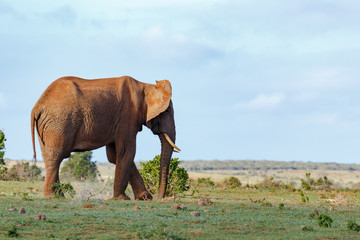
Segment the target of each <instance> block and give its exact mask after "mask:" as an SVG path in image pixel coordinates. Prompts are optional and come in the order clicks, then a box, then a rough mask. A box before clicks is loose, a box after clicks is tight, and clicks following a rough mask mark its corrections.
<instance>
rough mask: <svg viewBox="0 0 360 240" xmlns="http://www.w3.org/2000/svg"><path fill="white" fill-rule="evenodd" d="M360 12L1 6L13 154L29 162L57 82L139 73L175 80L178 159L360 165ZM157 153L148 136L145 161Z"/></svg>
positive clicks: (2, 103)
mask: <svg viewBox="0 0 360 240" xmlns="http://www.w3.org/2000/svg"><path fill="white" fill-rule="evenodd" d="M359 12H360V2H359V1H331V0H327V1H324V0H318V1H307V0H301V1H300V0H299V1H297V0H295V1H287V0H275V1H265V0H263V1H261V0H255V1H254V0H233V1H224V0H208V1H205V0H197V1H193V0H191V1H190V0H182V1H180V0H179V1H178V0H175V1H163V0H154V1H145V0H143V1H111V0H105V1H89V0H79V1H70V0H62V1H40V0H35V1H26V0H23V1H20V0H16V1H13V0H11V1H10V0H7V1H6V0H0V84H1V88H0V112H1V115H0V129H2V130H3V131H4V132H5V134H6V137H7V142H6V155H5V156H6V157H8V158H11V159H31V157H32V146H31V135H30V111H31V109H32V107H33V105H34V104H35V102H36V101H37V99H38V98H39V97H40V95H41V93H42V92H43V91H44V90H45V88H46V87H47V86H48V85H49V84H50V83H51V82H52V81H54V80H56V79H57V78H59V77H62V76H68V75H72V76H78V77H83V78H105V77H115V76H122V75H130V76H132V77H134V78H136V79H138V80H140V81H143V82H148V83H155V80H162V79H168V80H170V82H171V84H172V87H173V102H174V108H175V117H176V124H177V145H178V146H179V147H180V148H181V149H182V152H181V153H180V154H176V157H179V158H180V159H181V160H195V159H205V160H213V159H218V160H225V159H226V160H227V159H234V160H237V159H256V160H263V159H266V160H285V161H291V160H296V161H313V162H326V161H330V162H340V163H356V162H358V161H359V156H360V154H359V149H360V148H359V146H360V139H359V136H360V121H359V119H360V94H359V90H360V79H359V76H360V68H359V63H360V28H359V26H360V17H359ZM36 145H37V151H38V153H40V149H39V147H38V146H39V144H38V142H36ZM159 153H160V144H159V140H158V138H157V137H156V136H154V135H152V133H151V132H150V130H148V129H146V128H145V129H144V130H143V131H142V132H141V133H139V134H138V145H137V154H136V157H135V158H136V160H148V159H151V158H153V156H154V155H155V154H159ZM94 160H97V161H106V154H105V151H104V150H103V149H100V150H97V151H95V153H94Z"/></svg>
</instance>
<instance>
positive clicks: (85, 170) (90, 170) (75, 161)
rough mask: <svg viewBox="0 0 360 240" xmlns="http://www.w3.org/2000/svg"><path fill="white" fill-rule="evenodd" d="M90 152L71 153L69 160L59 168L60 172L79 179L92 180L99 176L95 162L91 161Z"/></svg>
mask: <svg viewBox="0 0 360 240" xmlns="http://www.w3.org/2000/svg"><path fill="white" fill-rule="evenodd" d="M91 158H92V152H91V151H87V152H76V153H73V154H71V156H70V157H69V160H68V161H66V162H65V163H64V166H63V167H62V168H61V174H62V175H63V176H64V177H67V178H75V179H76V180H79V181H85V180H90V181H94V180H96V179H97V177H98V176H100V173H99V170H98V169H97V166H96V162H93V161H91Z"/></svg>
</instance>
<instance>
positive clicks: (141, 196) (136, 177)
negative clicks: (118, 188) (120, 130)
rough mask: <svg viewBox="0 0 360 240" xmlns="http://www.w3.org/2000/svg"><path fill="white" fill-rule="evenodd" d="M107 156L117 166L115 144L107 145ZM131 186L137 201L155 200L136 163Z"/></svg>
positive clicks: (132, 167)
mask: <svg viewBox="0 0 360 240" xmlns="http://www.w3.org/2000/svg"><path fill="white" fill-rule="evenodd" d="M106 155H107V157H108V160H109V162H111V163H114V164H116V149H115V144H109V145H106ZM130 185H131V188H132V190H133V193H134V197H135V200H151V199H152V198H153V197H152V196H151V194H150V193H149V192H148V191H147V190H146V188H145V184H144V181H143V179H142V177H141V175H140V173H139V171H138V169H137V168H136V165H135V163H134V162H132V163H131V174H130ZM114 192H115V191H114ZM125 199H127V198H125Z"/></svg>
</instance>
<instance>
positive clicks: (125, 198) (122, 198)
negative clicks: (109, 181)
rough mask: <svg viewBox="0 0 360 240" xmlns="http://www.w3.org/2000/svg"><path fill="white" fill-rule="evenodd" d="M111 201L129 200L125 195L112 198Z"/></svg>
mask: <svg viewBox="0 0 360 240" xmlns="http://www.w3.org/2000/svg"><path fill="white" fill-rule="evenodd" d="M113 199H116V200H130V198H129V197H128V196H126V195H125V194H120V195H118V196H116V197H115V196H114V197H113Z"/></svg>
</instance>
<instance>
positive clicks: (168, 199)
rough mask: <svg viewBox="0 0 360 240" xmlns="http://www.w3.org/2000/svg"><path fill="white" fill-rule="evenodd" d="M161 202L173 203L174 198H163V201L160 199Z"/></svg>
mask: <svg viewBox="0 0 360 240" xmlns="http://www.w3.org/2000/svg"><path fill="white" fill-rule="evenodd" d="M161 201H162V202H174V201H175V196H172V197H166V198H163V199H161Z"/></svg>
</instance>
